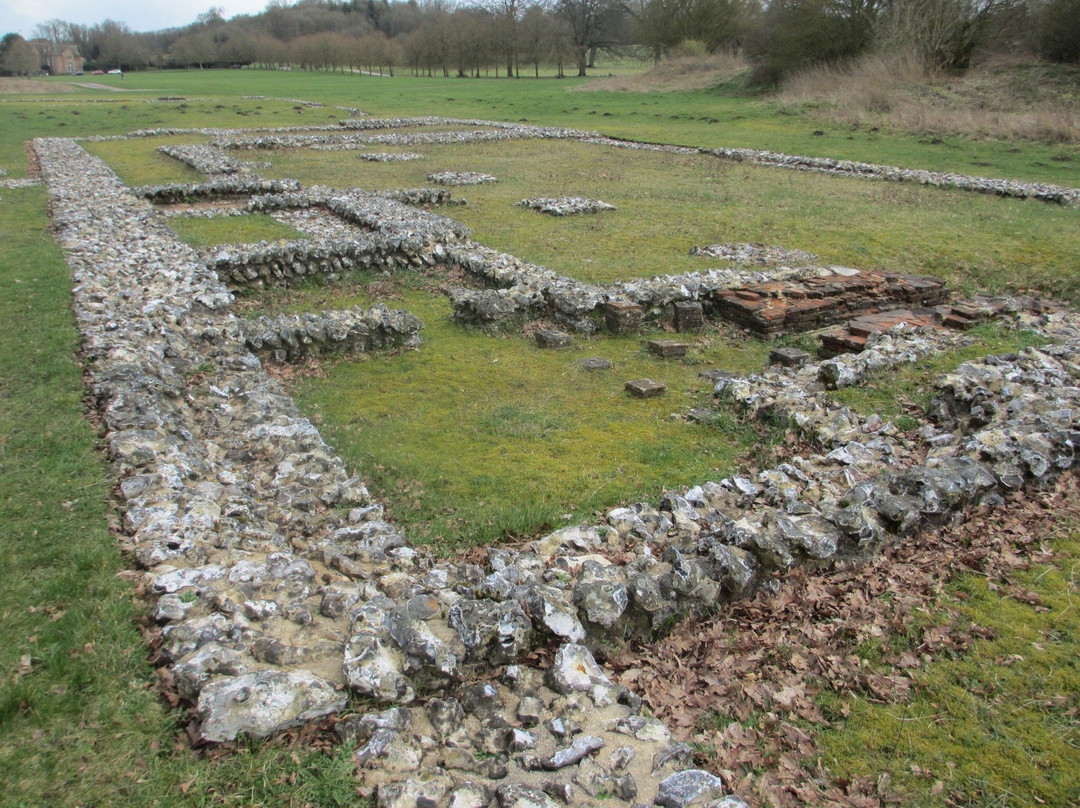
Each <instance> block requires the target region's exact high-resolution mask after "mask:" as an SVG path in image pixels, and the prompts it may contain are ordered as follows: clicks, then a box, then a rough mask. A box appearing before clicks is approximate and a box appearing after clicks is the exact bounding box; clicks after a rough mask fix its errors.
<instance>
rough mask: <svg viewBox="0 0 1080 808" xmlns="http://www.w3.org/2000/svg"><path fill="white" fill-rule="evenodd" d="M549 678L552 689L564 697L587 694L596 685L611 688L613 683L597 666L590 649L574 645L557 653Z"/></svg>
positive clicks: (567, 645)
mask: <svg viewBox="0 0 1080 808" xmlns="http://www.w3.org/2000/svg"><path fill="white" fill-rule="evenodd" d="M548 678H549V684H550V686H551V689H552V690H554V691H555V692H557V693H562V694H563V695H568V694H570V693H573V692H574V691H583V692H587V691H589V690H590V689H592V687H593V686H595V685H602V686H604V687H611V681H610V680H609V679H608V678H607V676H605V675H604V672H603V671H602V670H601V669H600V666H599V665H597V664H596V660H595V659H593V655H592V654H591V653H589V649H588V648H586V647H585V646H584V645H575V644H573V643H565V644H564V645H563V646H562V647H561V648H559V650H558V651H557V652H556V653H555V661H554V662H553V663H552V665H551V668H550V669H549V670H548Z"/></svg>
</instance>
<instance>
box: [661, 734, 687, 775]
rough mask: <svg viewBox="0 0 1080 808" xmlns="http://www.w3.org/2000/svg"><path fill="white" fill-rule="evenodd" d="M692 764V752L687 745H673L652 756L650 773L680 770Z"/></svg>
mask: <svg viewBox="0 0 1080 808" xmlns="http://www.w3.org/2000/svg"><path fill="white" fill-rule="evenodd" d="M693 763H694V750H693V749H692V748H691V747H690V744H687V743H681V742H680V743H673V744H671V745H670V746H666V747H664V748H663V749H661V750H660V751H659V752H657V753H656V754H655V755H653V766H652V772H653V774H656V773H657V772H661V771H664V770H669V771H670V770H680V769H685V768H687V767H688V766H692V765H693Z"/></svg>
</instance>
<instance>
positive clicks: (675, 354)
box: [647, 339, 690, 359]
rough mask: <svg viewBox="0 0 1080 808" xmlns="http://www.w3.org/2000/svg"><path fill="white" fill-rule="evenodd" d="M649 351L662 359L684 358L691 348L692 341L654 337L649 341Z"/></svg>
mask: <svg viewBox="0 0 1080 808" xmlns="http://www.w3.org/2000/svg"><path fill="white" fill-rule="evenodd" d="M647 345H648V348H649V353H651V354H654V355H655V356H659V357H660V358H661V359H682V358H683V357H684V356H686V352H687V351H688V350H690V343H688V342H679V341H677V340H673V339H652V340H649V342H648V343H647Z"/></svg>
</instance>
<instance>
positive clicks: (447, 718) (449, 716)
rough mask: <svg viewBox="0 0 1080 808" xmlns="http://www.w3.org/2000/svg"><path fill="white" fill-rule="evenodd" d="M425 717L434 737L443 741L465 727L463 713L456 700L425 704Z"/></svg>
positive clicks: (459, 703) (435, 700)
mask: <svg viewBox="0 0 1080 808" xmlns="http://www.w3.org/2000/svg"><path fill="white" fill-rule="evenodd" d="M427 717H428V721H429V722H430V723H431V728H432V729H434V730H435V737H436V739H437V740H439V741H445V740H446V739H447V738H450V737H452V736H453V735H454V734H456V733H457V732H458V731H459V730H461V729H462V728H463V727H464V726H465V711H464V710H463V709H462V708H461V702H459V701H458V700H457V699H453V698H450V699H432V700H431V701H429V702H428V703H427Z"/></svg>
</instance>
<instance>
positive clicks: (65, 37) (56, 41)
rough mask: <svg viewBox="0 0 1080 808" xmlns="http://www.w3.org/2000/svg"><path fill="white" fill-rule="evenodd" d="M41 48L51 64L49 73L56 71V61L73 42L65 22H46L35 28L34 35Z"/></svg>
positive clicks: (46, 59)
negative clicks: (65, 47) (66, 46)
mask: <svg viewBox="0 0 1080 808" xmlns="http://www.w3.org/2000/svg"><path fill="white" fill-rule="evenodd" d="M32 38H33V39H34V40H37V41H38V43H39V45H40V47H41V51H42V52H41V55H42V56H43V57H45V61H46V62H48V64H49V72H50V73H51V72H53V71H54V69H55V68H54V67H53V66H54V65H55V64H56V59H57V57H58V56H60V54H61V52H62V51H63V49H64V46H65V45H67V44H68V43H69V42H70V41H71V31H70V27H69V26H68V24H67V23H66V22H64V21H63V20H56V19H53V20H46V21H45V22H42V23H38V24H37V25H35V26H34V35H33V37H32Z"/></svg>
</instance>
